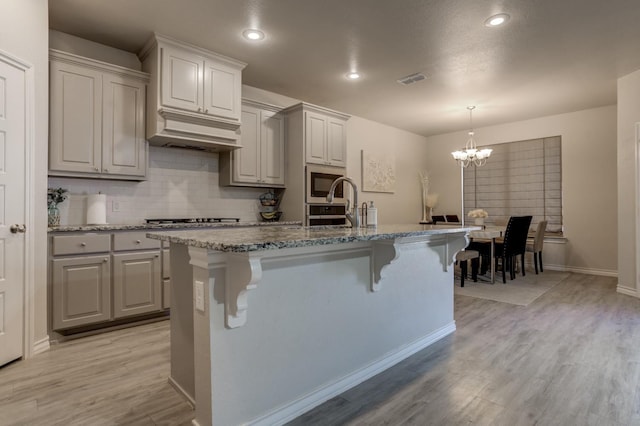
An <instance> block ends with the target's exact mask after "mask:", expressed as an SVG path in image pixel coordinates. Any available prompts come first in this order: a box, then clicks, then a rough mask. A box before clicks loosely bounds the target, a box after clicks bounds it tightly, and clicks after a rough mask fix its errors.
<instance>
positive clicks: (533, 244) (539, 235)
mask: <svg viewBox="0 0 640 426" xmlns="http://www.w3.org/2000/svg"><path fill="white" fill-rule="evenodd" d="M546 229H547V221H546V220H543V221H540V222H538V227H537V228H536V233H535V235H534V236H533V240H530V239H528V240H527V246H526V249H525V250H526V251H527V252H528V253H533V265H534V267H535V271H536V275H537V274H538V263H539V264H540V272H544V269H542V246H543V244H544V231H545V230H546Z"/></svg>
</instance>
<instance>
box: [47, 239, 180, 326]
mask: <svg viewBox="0 0 640 426" xmlns="http://www.w3.org/2000/svg"><path fill="white" fill-rule="evenodd" d="M145 234H146V231H121V232H97V233H79V234H75V233H74V234H71V235H59V234H58V235H53V236H51V238H50V246H49V253H50V268H51V270H50V275H49V276H50V280H51V286H50V288H51V305H52V328H53V329H54V330H66V329H71V328H75V327H79V326H88V325H93V324H98V323H104V324H109V323H110V322H112V321H115V320H121V319H125V318H131V319H132V320H135V317H137V316H141V315H148V314H152V313H159V314H160V313H162V311H163V310H164V309H166V308H165V307H163V305H166V306H167V307H168V300H167V302H166V304H165V303H164V299H163V291H164V290H165V286H166V284H165V281H167V282H168V277H169V275H168V274H169V271H168V270H167V271H166V274H163V273H162V272H161V271H162V259H163V256H161V255H162V249H161V246H160V241H157V240H151V239H148V238H146V236H145ZM163 275H165V277H163ZM163 278H164V279H163Z"/></svg>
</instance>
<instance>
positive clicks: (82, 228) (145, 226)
mask: <svg viewBox="0 0 640 426" xmlns="http://www.w3.org/2000/svg"><path fill="white" fill-rule="evenodd" d="M300 225H301V222H300V221H291V222H207V223H139V224H130V225H115V224H105V225H63V226H56V227H54V228H48V229H47V232H95V231H142V230H158V231H162V230H171V229H193V228H199V229H202V228H205V229H212V228H215V229H220V228H238V227H240V228H243V227H256V226H259V227H263V226H264V227H270V226H300Z"/></svg>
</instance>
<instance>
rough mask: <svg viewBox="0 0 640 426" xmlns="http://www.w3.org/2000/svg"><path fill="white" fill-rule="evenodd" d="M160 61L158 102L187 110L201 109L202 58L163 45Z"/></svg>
mask: <svg viewBox="0 0 640 426" xmlns="http://www.w3.org/2000/svg"><path fill="white" fill-rule="evenodd" d="M161 61H162V63H161V69H162V75H161V77H160V78H161V87H162V89H161V93H160V103H161V104H162V105H163V106H168V107H173V108H179V109H184V110H187V111H196V112H198V111H202V95H203V93H202V86H203V69H202V68H203V66H204V59H203V58H202V57H201V56H198V55H195V54H192V53H189V52H183V51H180V50H175V49H172V48H170V47H163V48H162V56H161Z"/></svg>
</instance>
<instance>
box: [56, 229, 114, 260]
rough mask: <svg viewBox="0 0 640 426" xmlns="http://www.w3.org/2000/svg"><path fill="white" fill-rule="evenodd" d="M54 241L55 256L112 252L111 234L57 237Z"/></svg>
mask: <svg viewBox="0 0 640 426" xmlns="http://www.w3.org/2000/svg"><path fill="white" fill-rule="evenodd" d="M52 239H53V247H52V252H53V255H54V256H61V255H65V254H84V253H101V252H108V251H110V250H111V234H83V235H56V236H54V237H52Z"/></svg>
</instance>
